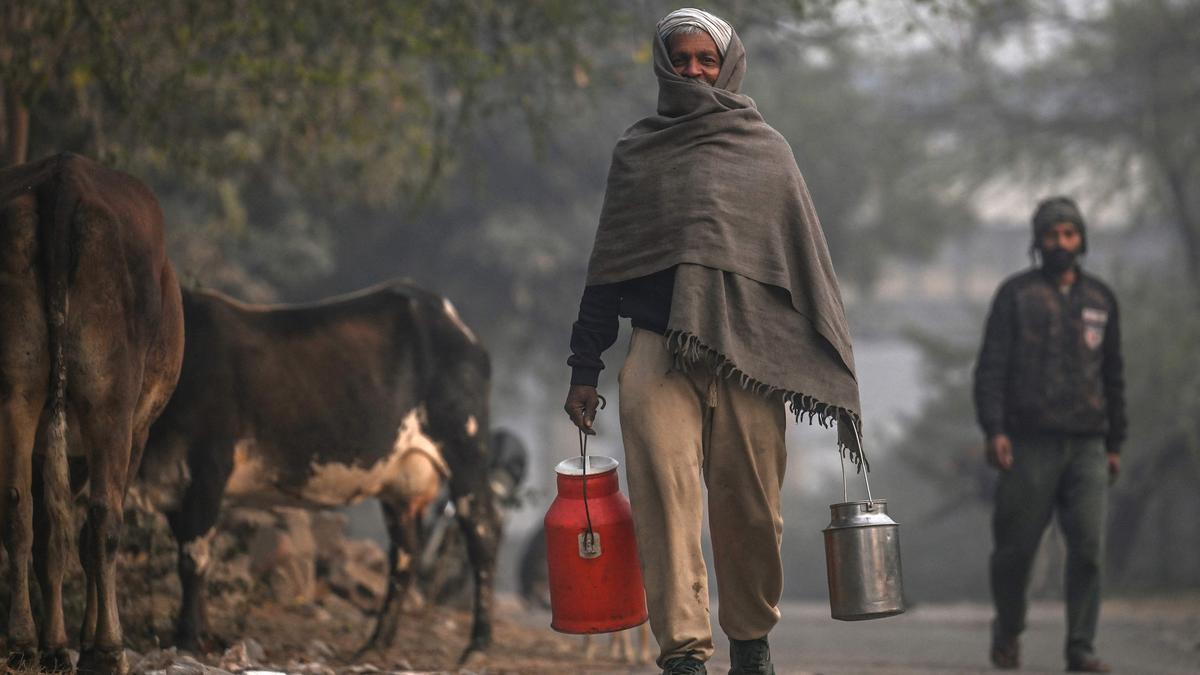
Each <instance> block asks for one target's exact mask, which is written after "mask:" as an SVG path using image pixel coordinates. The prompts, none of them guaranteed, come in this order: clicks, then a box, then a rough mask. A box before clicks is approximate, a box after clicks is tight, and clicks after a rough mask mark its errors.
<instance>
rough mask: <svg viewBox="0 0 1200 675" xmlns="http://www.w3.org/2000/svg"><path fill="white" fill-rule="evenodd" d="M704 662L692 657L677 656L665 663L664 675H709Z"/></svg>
mask: <svg viewBox="0 0 1200 675" xmlns="http://www.w3.org/2000/svg"><path fill="white" fill-rule="evenodd" d="M707 674H708V668H705V667H704V662H703V661H701V660H700V659H697V658H695V657H692V656H676V657H675V658H671V659H667V660H666V662H664V663H663V671H662V675H707Z"/></svg>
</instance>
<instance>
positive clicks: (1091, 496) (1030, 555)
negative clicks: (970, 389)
mask: <svg viewBox="0 0 1200 675" xmlns="http://www.w3.org/2000/svg"><path fill="white" fill-rule="evenodd" d="M1012 443H1013V466H1012V468H1011V469H1010V470H1009V471H1007V472H1001V474H1000V481H999V483H998V484H997V485H996V511H995V514H994V516H993V518H992V535H993V540H994V543H995V549H994V550H993V551H992V558H991V586H992V599H993V601H994V602H995V605H996V620H995V623H994V625H993V630H994V631H995V632H996V633H997V635H1000V636H1003V637H1015V636H1017V635H1019V634H1020V633H1021V631H1022V630H1024V629H1025V610H1026V608H1027V601H1026V591H1027V589H1028V586H1029V571H1030V568H1031V567H1032V566H1033V559H1034V556H1035V555H1036V554H1037V549H1038V543H1039V542H1040V541H1041V538H1042V534H1043V533H1044V532H1045V530H1046V526H1047V525H1048V524H1049V523H1050V517H1051V515H1053V514H1055V513H1057V515H1058V523H1059V527H1060V528H1061V529H1062V533H1063V538H1064V539H1066V543H1067V570H1066V595H1067V644H1066V656H1067V659H1068V660H1073V659H1078V658H1081V657H1083V656H1089V655H1091V654H1092V653H1093V641H1094V639H1095V636H1096V622H1097V620H1098V618H1099V616H1100V576H1101V567H1102V564H1103V556H1104V522H1105V506H1106V502H1107V492H1108V462H1107V461H1106V457H1105V448H1104V442H1103V440H1102V439H1101V438H1099V437H1078V436H1074V437H1071V436H1068V437H1063V436H1026V437H1020V438H1013V439H1012Z"/></svg>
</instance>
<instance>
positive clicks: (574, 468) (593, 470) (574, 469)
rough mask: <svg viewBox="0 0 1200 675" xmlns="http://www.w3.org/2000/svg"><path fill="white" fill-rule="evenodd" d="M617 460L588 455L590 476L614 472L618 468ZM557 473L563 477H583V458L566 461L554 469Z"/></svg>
mask: <svg viewBox="0 0 1200 675" xmlns="http://www.w3.org/2000/svg"><path fill="white" fill-rule="evenodd" d="M617 465H618V464H617V460H615V459H613V458H612V457H605V456H604V455H588V458H587V473H588V475H589V476H591V475H594V474H598V473H605V472H607V471H612V470H614V469H616V468H617ZM554 471H555V473H558V474H562V475H563V476H582V475H583V458H582V457H572V458H571V459H564V460H563V461H561V462H559V463H558V466H556V467H554Z"/></svg>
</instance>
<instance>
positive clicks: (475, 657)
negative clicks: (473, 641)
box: [458, 646, 487, 670]
mask: <svg viewBox="0 0 1200 675" xmlns="http://www.w3.org/2000/svg"><path fill="white" fill-rule="evenodd" d="M486 661H487V654H485V653H484V651H483V650H482V649H479V648H476V647H472V646H468V647H467V649H466V650H465V651H463V653H462V656H460V657H459V658H458V667H459V668H464V669H466V670H479V669H480V666H482V665H484V663H485V662H486Z"/></svg>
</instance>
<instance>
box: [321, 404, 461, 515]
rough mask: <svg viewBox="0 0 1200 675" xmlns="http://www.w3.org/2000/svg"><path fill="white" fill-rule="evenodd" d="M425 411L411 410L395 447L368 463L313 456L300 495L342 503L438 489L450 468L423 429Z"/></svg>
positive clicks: (406, 496) (323, 502) (409, 495)
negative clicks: (309, 475) (318, 459)
mask: <svg viewBox="0 0 1200 675" xmlns="http://www.w3.org/2000/svg"><path fill="white" fill-rule="evenodd" d="M422 415H423V411H422V410H421V409H420V408H415V409H413V410H412V411H410V412H409V413H408V415H406V416H405V418H404V421H403V422H401V424H400V428H399V430H398V431H397V434H396V442H395V443H394V444H393V445H392V451H391V452H390V453H388V455H387V456H386V457H383V458H381V459H379V461H377V462H375V463H374V464H372V465H371V466H369V467H364V466H357V465H353V464H342V463H340V462H329V463H326V464H320V463H317V462H316V461H315V460H314V461H313V463H312V464H311V465H310V467H311V470H312V478H310V479H309V481H308V483H306V484H305V485H304V488H303V489H302V490H301V496H303V498H304V499H306V500H308V501H311V502H314V503H316V504H321V505H324V506H340V505H343V504H353V503H356V502H358V501H361V500H363V499H365V498H367V497H375V496H377V495H379V494H381V493H384V492H386V493H388V494H389V495H392V496H395V497H399V498H404V499H412V498H414V497H416V496H418V495H423V494H427V493H428V492H430V491H431V490H432V491H433V492H434V493H436V490H437V488H438V487H440V486H441V481H442V480H444V479H445V478H446V477H448V476H449V474H450V472H449V468H448V467H447V465H446V461H445V460H444V459H443V458H442V452H441V449H440V448H439V447H438V446H437V444H436V443H434V442H433V440H432V439H430V438H429V437H428V436H426V435H425V432H424V430H423V429H422V425H421V419H422Z"/></svg>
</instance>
